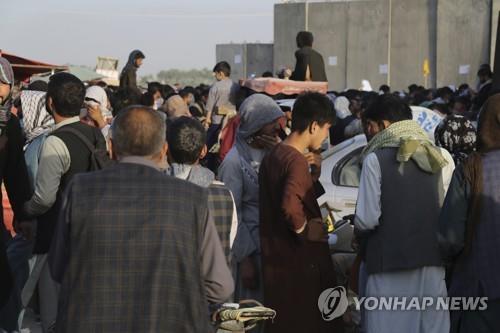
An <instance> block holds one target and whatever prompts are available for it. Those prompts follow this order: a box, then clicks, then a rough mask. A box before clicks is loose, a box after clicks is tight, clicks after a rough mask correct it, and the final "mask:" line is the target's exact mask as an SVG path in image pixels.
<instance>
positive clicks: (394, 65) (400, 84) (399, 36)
mask: <svg viewBox="0 0 500 333" xmlns="http://www.w3.org/2000/svg"><path fill="white" fill-rule="evenodd" d="M436 2H437V0H418V1H415V0H393V1H392V30H391V33H392V36H391V37H392V38H391V45H390V50H391V59H390V85H391V86H394V87H395V88H399V89H402V88H405V89H406V87H408V86H409V85H410V84H412V83H417V84H420V85H424V84H425V81H424V76H423V64H424V61H425V59H429V62H430V69H431V76H430V79H429V84H428V85H429V86H434V84H435V77H436V76H435V73H436V71H435V70H434V68H435V66H436V60H435V59H436V57H435V52H436V51H435V47H436Z"/></svg>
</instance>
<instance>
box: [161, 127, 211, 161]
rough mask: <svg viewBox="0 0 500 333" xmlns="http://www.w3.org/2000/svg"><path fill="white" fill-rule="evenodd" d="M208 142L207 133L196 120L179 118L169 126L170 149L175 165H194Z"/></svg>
mask: <svg viewBox="0 0 500 333" xmlns="http://www.w3.org/2000/svg"><path fill="white" fill-rule="evenodd" d="M206 141H207V134H206V131H205V129H204V128H203V125H202V124H201V123H200V122H199V121H198V120H196V119H195V118H190V117H179V118H177V119H175V120H174V121H173V122H171V123H170V124H169V125H168V129H167V142H168V149H169V154H170V157H171V158H172V159H173V162H175V163H179V164H190V165H191V164H194V163H195V162H196V161H197V160H198V159H199V158H200V154H201V151H202V150H203V147H204V146H205V143H206Z"/></svg>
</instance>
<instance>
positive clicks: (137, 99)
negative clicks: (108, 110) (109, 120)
mask: <svg viewBox="0 0 500 333" xmlns="http://www.w3.org/2000/svg"><path fill="white" fill-rule="evenodd" d="M141 97H142V96H141V95H139V94H138V93H137V92H136V91H135V90H132V89H129V88H126V89H119V90H118V91H117V92H116V93H114V94H113V95H112V96H111V98H110V102H111V106H112V107H113V111H112V114H113V117H116V116H117V115H118V113H119V112H120V111H122V110H123V109H125V108H127V107H129V106H132V105H137V104H140V103H141Z"/></svg>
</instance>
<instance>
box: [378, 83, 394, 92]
mask: <svg viewBox="0 0 500 333" xmlns="http://www.w3.org/2000/svg"><path fill="white" fill-rule="evenodd" d="M378 90H379V91H381V92H383V93H384V94H389V93H390V92H391V88H389V86H388V85H387V84H383V85H381V86H380V88H378Z"/></svg>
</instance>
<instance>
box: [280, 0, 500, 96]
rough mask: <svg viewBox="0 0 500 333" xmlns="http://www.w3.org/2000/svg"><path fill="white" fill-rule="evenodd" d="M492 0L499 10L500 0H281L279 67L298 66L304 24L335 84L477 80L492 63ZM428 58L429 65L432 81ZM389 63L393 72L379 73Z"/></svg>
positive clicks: (333, 86)
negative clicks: (296, 56)
mask: <svg viewBox="0 0 500 333" xmlns="http://www.w3.org/2000/svg"><path fill="white" fill-rule="evenodd" d="M390 4H391V6H390ZM492 6H493V7H494V9H493V10H494V11H497V12H498V10H500V0H392V1H391V0H361V1H347V2H345V1H344V2H323V3H317V2H311V3H308V4H306V3H286V4H276V5H275V14H274V28H275V31H274V37H275V40H274V43H275V48H274V67H275V70H276V69H278V68H280V67H282V66H285V65H287V66H289V67H291V68H293V67H294V65H295V59H294V53H295V51H296V45H295V36H296V34H297V32H298V31H301V30H304V29H305V28H306V27H307V28H306V30H309V31H311V32H312V33H313V34H314V38H315V43H314V48H315V49H317V50H318V51H319V52H320V53H321V54H322V55H323V58H324V60H325V65H326V72H327V76H328V79H329V82H330V89H335V90H342V89H344V88H347V87H349V88H359V87H360V83H361V80H362V79H368V80H369V81H370V82H371V84H372V87H373V88H374V89H377V88H378V86H379V85H380V84H383V83H389V84H390V85H391V87H392V88H393V89H397V90H400V89H406V88H407V87H408V85H410V84H411V83H417V84H421V85H424V84H427V86H429V87H436V85H437V86H443V85H449V84H454V85H458V84H460V83H462V82H467V83H469V84H475V73H476V72H477V69H478V67H479V65H480V64H481V63H487V62H489V61H488V60H489V57H490V40H491V37H494V36H491V34H490V30H491V29H492V26H494V28H493V31H495V32H496V23H493V22H492V19H491V15H492V8H491V7H492ZM389 13H391V15H389ZM496 15H498V13H497V14H496ZM495 20H496V19H495V18H494V19H493V21H494V22H496V21H495ZM389 24H390V26H391V29H390V32H389ZM389 49H390V54H388V50H389ZM330 57H336V65H330V61H329V60H330ZM426 59H428V60H429V64H430V70H431V75H430V77H429V78H428V79H427V81H426V80H425V78H424V76H423V64H424V61H425V60H426ZM332 60H334V58H332ZM333 62H335V61H333ZM386 64H387V65H388V68H387V69H388V71H389V74H384V73H381V69H382V72H383V70H384V67H383V66H382V68H381V65H386ZM460 65H469V66H470V67H469V73H468V74H467V75H460V74H459V68H460Z"/></svg>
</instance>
